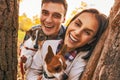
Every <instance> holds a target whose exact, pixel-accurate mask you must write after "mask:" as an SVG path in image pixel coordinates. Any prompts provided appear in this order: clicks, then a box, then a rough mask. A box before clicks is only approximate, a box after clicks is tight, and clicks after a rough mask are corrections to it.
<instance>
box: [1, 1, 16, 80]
mask: <svg viewBox="0 0 120 80" xmlns="http://www.w3.org/2000/svg"><path fill="white" fill-rule="evenodd" d="M17 1H18V0H0V80H17V63H18V61H17V36H18V34H17V33H18V2H17Z"/></svg>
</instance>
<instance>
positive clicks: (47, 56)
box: [45, 46, 54, 64]
mask: <svg viewBox="0 0 120 80" xmlns="http://www.w3.org/2000/svg"><path fill="white" fill-rule="evenodd" d="M53 57H54V53H53V50H52V48H51V46H48V52H47V55H46V57H45V61H46V63H47V64H48V63H50V61H51V60H52V58H53Z"/></svg>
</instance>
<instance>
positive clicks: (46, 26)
mask: <svg viewBox="0 0 120 80" xmlns="http://www.w3.org/2000/svg"><path fill="white" fill-rule="evenodd" d="M45 27H47V28H52V27H53V26H45Z"/></svg>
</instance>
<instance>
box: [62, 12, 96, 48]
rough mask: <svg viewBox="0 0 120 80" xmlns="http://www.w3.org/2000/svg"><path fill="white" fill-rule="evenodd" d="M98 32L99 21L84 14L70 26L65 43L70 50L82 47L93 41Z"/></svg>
mask: <svg viewBox="0 0 120 80" xmlns="http://www.w3.org/2000/svg"><path fill="white" fill-rule="evenodd" d="M97 30H98V21H97V19H96V18H95V15H93V14H91V13H88V12H84V13H82V14H80V15H79V16H78V17H77V18H76V19H75V20H73V21H72V22H71V23H70V24H69V26H68V28H67V31H66V34H65V41H64V43H65V44H67V46H68V47H69V49H70V50H72V49H75V48H77V47H82V46H84V45H85V44H87V43H89V42H90V41H92V39H93V37H94V36H95V34H96V33H97Z"/></svg>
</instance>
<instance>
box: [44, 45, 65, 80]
mask: <svg viewBox="0 0 120 80" xmlns="http://www.w3.org/2000/svg"><path fill="white" fill-rule="evenodd" d="M66 50H67V45H64V46H63V47H62V49H61V50H60V51H59V52H58V53H57V54H56V55H54V53H53V51H52V48H51V46H48V53H47V55H46V57H45V67H44V78H46V79H52V78H56V79H57V80H66V78H67V75H66V73H65V69H66V67H67V64H66V62H65V59H64V54H65V52H66Z"/></svg>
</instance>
